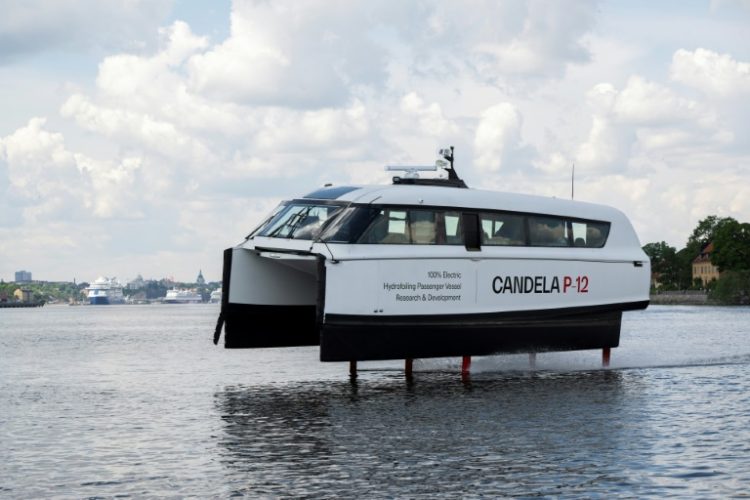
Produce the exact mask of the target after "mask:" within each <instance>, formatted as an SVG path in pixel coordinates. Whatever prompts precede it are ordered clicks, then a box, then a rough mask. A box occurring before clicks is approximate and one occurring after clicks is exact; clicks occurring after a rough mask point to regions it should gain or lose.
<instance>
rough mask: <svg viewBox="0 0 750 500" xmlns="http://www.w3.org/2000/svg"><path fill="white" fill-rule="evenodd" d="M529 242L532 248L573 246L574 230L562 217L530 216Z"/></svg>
mask: <svg viewBox="0 0 750 500" xmlns="http://www.w3.org/2000/svg"><path fill="white" fill-rule="evenodd" d="M528 219H529V242H530V243H531V245H532V246H542V247H569V246H572V242H573V240H572V229H571V225H570V224H566V222H565V219H562V218H560V217H540V216H529V217H528Z"/></svg>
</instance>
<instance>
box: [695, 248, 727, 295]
mask: <svg viewBox="0 0 750 500" xmlns="http://www.w3.org/2000/svg"><path fill="white" fill-rule="evenodd" d="M713 251H714V244H713V242H711V243H709V244H708V245H706V246H705V247H703V250H701V253H700V254H699V255H698V256H697V257H696V258H695V259H693V281H695V280H696V279H700V280H701V283H702V284H703V286H705V285H706V284H707V283H709V282H710V281H713V280H717V279H719V274H720V273H719V268H718V267H716V266H715V265H713V264H711V254H712V253H713Z"/></svg>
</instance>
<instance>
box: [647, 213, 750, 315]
mask: <svg viewBox="0 0 750 500" xmlns="http://www.w3.org/2000/svg"><path fill="white" fill-rule="evenodd" d="M710 243H713V251H712V252H711V254H710V258H711V263H712V264H713V265H715V266H716V267H717V268H718V269H719V272H720V273H721V275H720V277H719V279H718V280H716V281H713V282H709V283H708V284H707V285H705V286H704V285H703V283H702V282H701V280H700V279H699V278H696V279H693V260H695V258H696V257H698V256H699V255H700V254H701V252H702V251H703V250H704V249H705V248H706V247H707V246H708V245H709V244H710ZM643 250H644V252H646V254H647V255H648V256H649V258H650V259H651V272H652V274H653V275H654V276H657V277H658V282H659V289H660V290H691V289H693V290H695V289H700V288H707V289H708V291H709V294H710V295H709V296H710V297H711V298H712V299H714V300H716V301H718V302H721V303H726V304H747V303H750V224H748V223H741V222H738V221H737V220H735V219H733V218H732V217H718V216H716V215H710V216H708V217H706V218H705V219H703V220H701V221H700V222H698V225H697V226H696V227H695V229H693V232H692V234H691V235H690V237H689V238H688V241H687V244H686V245H685V248H683V249H681V250H679V251H678V250H677V249H676V248H675V247H672V246H669V245H668V244H667V243H666V242H664V241H661V242H658V243H648V244H646V245H644V247H643Z"/></svg>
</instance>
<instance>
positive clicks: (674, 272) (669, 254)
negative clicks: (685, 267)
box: [643, 241, 679, 289]
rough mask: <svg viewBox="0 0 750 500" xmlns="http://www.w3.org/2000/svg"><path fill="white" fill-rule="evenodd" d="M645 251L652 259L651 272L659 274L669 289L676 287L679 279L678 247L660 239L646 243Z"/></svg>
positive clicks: (664, 285)
mask: <svg viewBox="0 0 750 500" xmlns="http://www.w3.org/2000/svg"><path fill="white" fill-rule="evenodd" d="M643 251H644V252H646V255H648V257H649V259H651V272H652V273H654V274H658V275H659V282H660V283H661V284H662V286H663V287H664V288H667V289H674V288H676V287H677V285H678V281H679V260H678V259H677V249H676V248H674V247H671V246H669V245H667V243H666V242H664V241H660V242H659V243H648V244H646V245H645V246H644V247H643Z"/></svg>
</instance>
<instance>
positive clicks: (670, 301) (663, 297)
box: [650, 290, 718, 306]
mask: <svg viewBox="0 0 750 500" xmlns="http://www.w3.org/2000/svg"><path fill="white" fill-rule="evenodd" d="M650 300H651V304H652V305H670V306H676V305H683V306H713V305H718V304H717V303H716V302H714V301H712V300H709V298H708V293H706V292H701V291H693V290H687V291H674V292H661V293H656V294H653V293H652V294H651V295H650Z"/></svg>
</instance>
